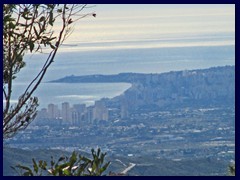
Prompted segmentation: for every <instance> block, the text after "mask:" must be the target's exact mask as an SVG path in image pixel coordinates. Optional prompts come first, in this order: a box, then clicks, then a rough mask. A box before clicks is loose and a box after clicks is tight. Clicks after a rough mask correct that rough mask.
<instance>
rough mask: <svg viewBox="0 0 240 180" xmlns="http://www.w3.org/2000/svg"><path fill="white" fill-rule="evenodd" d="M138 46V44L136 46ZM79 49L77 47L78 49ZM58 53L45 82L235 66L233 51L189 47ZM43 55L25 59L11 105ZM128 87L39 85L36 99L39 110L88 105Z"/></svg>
mask: <svg viewBox="0 0 240 180" xmlns="http://www.w3.org/2000/svg"><path fill="white" fill-rule="evenodd" d="M136 43H137V42H136ZM77 47H78V46H77ZM66 49H67V50H66V51H63V52H60V53H59V54H58V56H57V57H56V59H55V62H54V63H53V64H52V66H51V67H50V68H49V71H48V72H47V75H46V77H45V79H44V82H47V81H49V80H54V79H58V78H62V77H64V76H68V75H89V74H117V73H121V72H141V73H162V72H168V71H175V70H185V69H201V68H208V67H212V66H224V65H234V64H235V47H234V46H233V45H227V46H196V47H195V46H192V47H191V46H190V47H165V48H162V47H158V48H156V47H155V48H135V49H128V48H126V49H121V48H119V49H108V50H106V49H102V50H96V51H81V47H79V51H78V49H77V48H76V47H73V48H72V52H70V51H69V47H67V48H66ZM45 58H46V57H44V55H34V56H28V60H27V67H26V68H25V69H24V70H23V71H22V72H21V73H20V75H19V78H18V80H17V82H16V83H15V87H14V89H15V91H14V92H13V102H14V100H16V99H17V97H18V95H17V94H19V93H21V92H22V91H23V89H24V87H26V84H27V83H28V82H29V81H30V80H31V78H32V75H33V74H36V73H37V71H38V70H39V69H40V67H41V64H42V63H43V60H44V59H45ZM130 86H131V85H130V84H127V83H86V84H62V83H42V84H41V85H40V87H39V89H38V90H37V91H36V93H35V95H36V96H38V97H39V100H40V107H46V106H47V104H49V103H55V104H60V103H62V102H70V103H71V104H75V103H85V104H87V105H91V104H93V103H94V101H95V100H98V99H101V98H103V97H109V98H111V97H114V96H117V95H120V94H121V93H123V92H124V91H125V90H126V89H128V88H129V87H130Z"/></svg>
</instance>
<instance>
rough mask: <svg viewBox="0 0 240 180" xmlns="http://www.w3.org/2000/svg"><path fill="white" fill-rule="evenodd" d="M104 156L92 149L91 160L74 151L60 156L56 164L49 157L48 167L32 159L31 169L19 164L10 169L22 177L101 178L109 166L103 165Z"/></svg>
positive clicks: (44, 162) (42, 162)
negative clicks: (68, 154)
mask: <svg viewBox="0 0 240 180" xmlns="http://www.w3.org/2000/svg"><path fill="white" fill-rule="evenodd" d="M105 156H106V153H102V152H101V150H100V149H98V150H97V152H96V151H95V150H94V149H92V159H90V158H87V157H85V156H81V155H78V154H77V153H76V152H75V151H74V152H73V153H72V155H71V156H70V157H67V156H62V157H60V158H59V159H58V161H57V162H55V161H54V160H53V157H51V162H50V167H48V164H47V162H46V161H42V160H40V161H38V162H36V160H35V159H32V162H33V165H32V169H31V168H29V167H26V166H22V165H20V164H19V165H17V166H16V167H12V168H13V169H14V170H15V171H16V172H18V174H20V175H22V176H42V175H50V176H102V175H103V173H104V171H105V170H106V169H107V168H108V166H109V164H110V162H107V163H104V158H105ZM18 170H20V171H18Z"/></svg>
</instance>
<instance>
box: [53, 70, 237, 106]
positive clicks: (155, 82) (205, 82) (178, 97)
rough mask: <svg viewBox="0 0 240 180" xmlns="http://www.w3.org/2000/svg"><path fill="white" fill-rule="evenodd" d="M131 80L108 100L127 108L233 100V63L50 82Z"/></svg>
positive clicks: (81, 77)
mask: <svg viewBox="0 0 240 180" xmlns="http://www.w3.org/2000/svg"><path fill="white" fill-rule="evenodd" d="M118 82H119V83H131V84H132V86H131V88H129V89H127V90H126V91H125V92H124V93H123V94H122V95H120V96H118V97H115V98H113V99H111V100H108V103H107V104H111V106H121V105H122V104H125V105H126V106H128V107H129V110H131V109H132V110H134V109H139V108H143V109H146V108H159V107H160V108H161V107H175V106H179V105H180V106H195V105H197V106H198V105H201V106H204V105H208V106H211V105H232V106H234V104H235V66H222V67H212V68H208V69H197V70H184V71H171V72H168V73H161V74H157V73H156V74H142V73H120V74H116V75H87V76H74V75H72V76H66V77H64V78H61V79H58V80H54V81H51V83H118Z"/></svg>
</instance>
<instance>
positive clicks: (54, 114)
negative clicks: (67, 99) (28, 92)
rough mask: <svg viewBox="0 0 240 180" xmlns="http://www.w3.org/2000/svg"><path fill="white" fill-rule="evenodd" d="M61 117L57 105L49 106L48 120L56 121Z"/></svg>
mask: <svg viewBox="0 0 240 180" xmlns="http://www.w3.org/2000/svg"><path fill="white" fill-rule="evenodd" d="M58 117H59V110H58V106H57V105H55V104H49V105H48V118H49V119H56V118H58Z"/></svg>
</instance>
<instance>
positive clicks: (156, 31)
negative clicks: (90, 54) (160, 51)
mask: <svg viewBox="0 0 240 180" xmlns="http://www.w3.org/2000/svg"><path fill="white" fill-rule="evenodd" d="M84 12H95V13H96V14H97V16H96V18H94V17H92V16H89V17H87V18H85V19H82V20H80V21H78V22H77V23H76V24H75V26H74V32H73V34H72V35H71V36H70V38H69V39H68V40H67V42H66V43H78V42H87V43H89V42H109V41H117V42H118V41H126V40H127V41H139V40H157V39H164V38H183V37H184V38H186V37H188V38H190V37H195V36H207V35H208V36H217V35H220V36H222V35H231V36H234V33H235V5H226V4H221V5H220V4H219V5H215V4H213V5H211V4H206V5H203V4H199V5H188V4H187V5H185V4H178V5H174V4H97V5H95V6H94V7H92V8H89V9H86V10H85V11H84ZM225 43H227V42H225ZM228 43H230V42H228ZM231 43H232V44H234V42H233V41H232V42H231Z"/></svg>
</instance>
